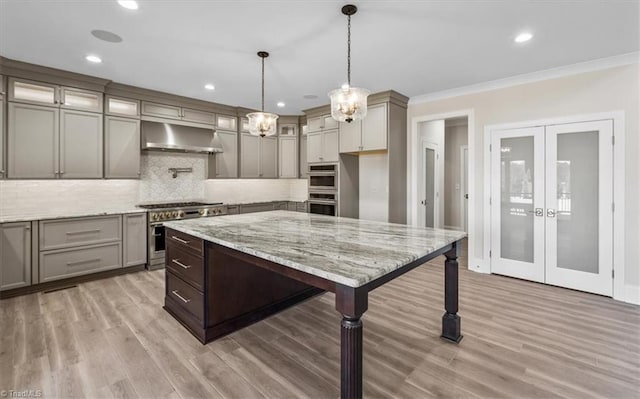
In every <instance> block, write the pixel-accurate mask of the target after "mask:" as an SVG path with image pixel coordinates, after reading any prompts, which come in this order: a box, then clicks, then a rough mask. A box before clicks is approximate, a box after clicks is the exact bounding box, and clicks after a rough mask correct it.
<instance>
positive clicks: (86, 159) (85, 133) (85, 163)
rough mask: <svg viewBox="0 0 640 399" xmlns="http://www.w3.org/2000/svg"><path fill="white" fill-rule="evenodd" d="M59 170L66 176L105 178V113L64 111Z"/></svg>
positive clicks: (61, 118) (61, 119) (69, 177)
mask: <svg viewBox="0 0 640 399" xmlns="http://www.w3.org/2000/svg"><path fill="white" fill-rule="evenodd" d="M59 173H60V176H61V177H63V178H67V179H91V178H100V177H102V114H93V113H90V112H81V111H73V110H66V109H65V110H62V111H61V114H60V170H59Z"/></svg>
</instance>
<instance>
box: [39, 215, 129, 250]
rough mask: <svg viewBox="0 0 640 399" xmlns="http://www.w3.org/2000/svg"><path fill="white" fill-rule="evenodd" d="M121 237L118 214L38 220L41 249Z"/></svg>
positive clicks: (104, 241) (118, 239)
mask: <svg viewBox="0 0 640 399" xmlns="http://www.w3.org/2000/svg"><path fill="white" fill-rule="evenodd" d="M121 237H122V217H121V216H120V215H115V216H105V217H97V218H86V219H84V218H83V219H64V220H45V221H41V222H40V250H41V251H46V250H50V249H59V248H69V247H77V246H81V245H90V244H101V243H107V242H113V241H120V240H121Z"/></svg>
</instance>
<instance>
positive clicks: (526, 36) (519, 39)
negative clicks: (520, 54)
mask: <svg viewBox="0 0 640 399" xmlns="http://www.w3.org/2000/svg"><path fill="white" fill-rule="evenodd" d="M532 37H533V35H532V34H531V33H529V32H522V33H520V34H519V35H518V36H516V38H515V39H513V40H514V41H515V42H516V43H524V42H528V41H529V40H531V38H532Z"/></svg>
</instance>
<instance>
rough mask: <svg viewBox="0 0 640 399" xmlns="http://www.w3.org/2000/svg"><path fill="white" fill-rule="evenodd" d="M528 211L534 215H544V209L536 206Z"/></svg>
mask: <svg viewBox="0 0 640 399" xmlns="http://www.w3.org/2000/svg"><path fill="white" fill-rule="evenodd" d="M529 213H533V214H534V215H536V216H544V210H543V209H542V208H536V209H534V210H533V211H529Z"/></svg>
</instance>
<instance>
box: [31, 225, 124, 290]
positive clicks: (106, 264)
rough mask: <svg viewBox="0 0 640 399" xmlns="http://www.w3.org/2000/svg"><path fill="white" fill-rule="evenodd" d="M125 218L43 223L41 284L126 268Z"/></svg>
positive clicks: (40, 236)
mask: <svg viewBox="0 0 640 399" xmlns="http://www.w3.org/2000/svg"><path fill="white" fill-rule="evenodd" d="M122 230H123V228H122V215H111V216H95V217H87V218H73V219H54V220H43V221H40V223H39V231H38V233H39V243H40V245H39V250H40V265H39V266H40V279H39V281H40V282H41V283H45V282H47V281H54V280H60V279H65V278H69V277H76V276H80V275H84V274H91V273H96V272H101V271H106V270H112V269H118V268H122V258H123V256H122V235H123V231H122Z"/></svg>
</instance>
